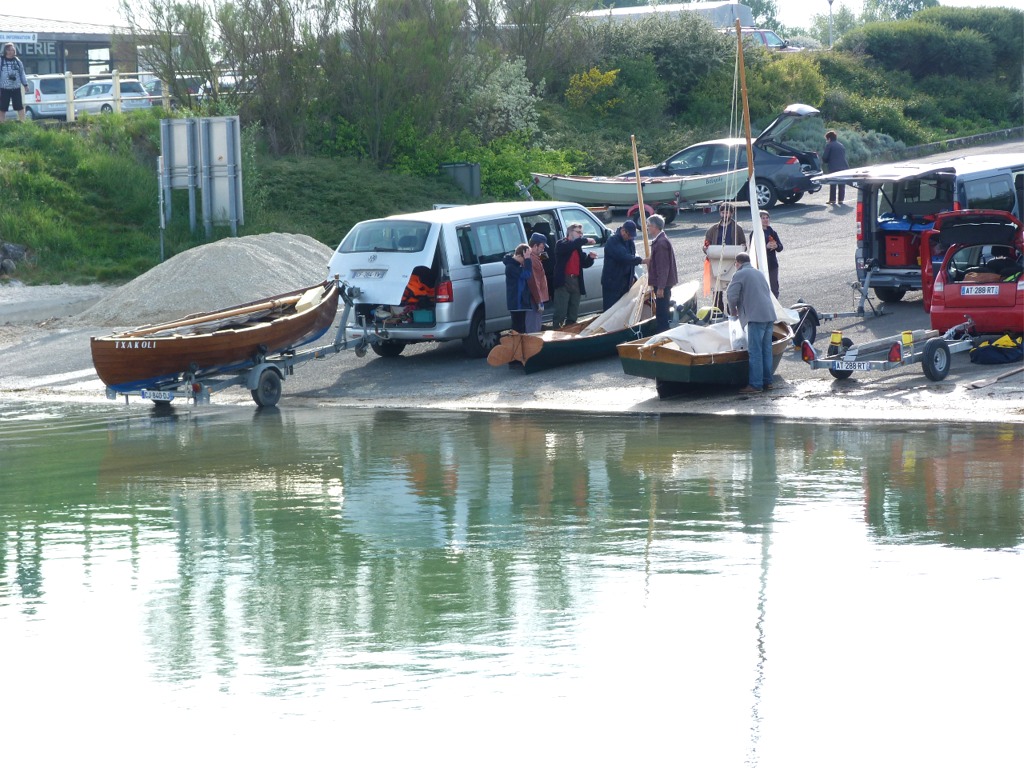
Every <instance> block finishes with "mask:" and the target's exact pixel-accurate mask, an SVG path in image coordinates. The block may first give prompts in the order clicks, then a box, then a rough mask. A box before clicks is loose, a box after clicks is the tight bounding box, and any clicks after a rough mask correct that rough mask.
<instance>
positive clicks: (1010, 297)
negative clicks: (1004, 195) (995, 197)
mask: <svg viewBox="0 0 1024 768" xmlns="http://www.w3.org/2000/svg"><path fill="white" fill-rule="evenodd" d="M928 234H929V235H930V236H931V238H932V240H933V241H934V238H936V237H938V238H939V240H940V241H941V243H942V246H941V249H945V250H944V252H943V255H942V256H941V261H938V258H936V261H938V265H939V266H938V268H937V269H935V264H936V261H928V263H927V264H925V263H922V265H921V266H922V273H923V274H922V277H923V280H922V282H923V284H924V286H928V287H930V289H931V290H930V291H927V293H926V296H927V294H928V293H930V300H929V299H928V298H926V299H925V301H926V304H925V306H928V307H929V315H930V317H931V326H932V328H935V329H936V330H939V331H947V330H949V329H950V328H952V327H953V326H954V325H958V324H959V323H962V322H964V318H965V317H967V316H970V318H971V319H972V320H973V321H974V328H975V331H976V332H978V333H1017V334H1020V333H1024V280H1022V279H1021V278H1022V276H1024V224H1021V221H1020V219H1018V218H1017V217H1016V216H1014V215H1013V214H1011V213H1007V212H1006V211H992V210H989V211H958V212H955V213H949V214H941V215H940V216H938V217H937V219H936V222H935V227H934V229H933V231H932V232H929V233H928ZM941 249H937V250H941Z"/></svg>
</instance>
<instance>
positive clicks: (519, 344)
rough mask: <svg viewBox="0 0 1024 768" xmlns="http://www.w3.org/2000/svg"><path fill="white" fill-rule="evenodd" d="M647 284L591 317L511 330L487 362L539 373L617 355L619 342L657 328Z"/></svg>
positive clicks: (645, 335) (641, 283)
mask: <svg viewBox="0 0 1024 768" xmlns="http://www.w3.org/2000/svg"><path fill="white" fill-rule="evenodd" d="M646 285H647V284H646V281H643V280H640V281H637V282H635V283H633V286H632V287H631V288H630V289H629V291H627V292H626V294H625V295H624V296H623V297H622V298H621V299H619V300H618V301H617V302H616V303H615V304H614V305H612V306H611V307H610V308H609V309H608V310H607V311H605V312H604V313H602V314H600V315H598V316H597V317H594V318H592V319H590V320H584V321H582V322H579V323H573V324H571V325H566V326H564V327H562V328H561V329H559V330H548V331H542V332H541V333H515V332H512V333H509V334H507V335H505V336H503V337H502V338H501V341H500V343H499V344H498V346H496V347H495V348H494V349H492V350H491V352H490V354H489V355H488V356H487V362H488V363H490V364H491V365H494V366H501V365H506V364H508V363H511V362H519V363H522V366H523V367H522V370H523V372H524V373H535V372H536V371H543V370H547V369H548V368H554V367H555V366H559V365H568V364H570V363H580V362H584V361H587V360H596V359H598V358H601V357H608V356H610V355H614V354H615V348H616V347H617V346H618V345H619V344H621V343H623V342H625V341H635V340H637V339H643V338H646V337H647V336H650V335H651V334H652V333H653V332H654V325H655V320H654V307H653V306H652V302H651V300H650V295H649V292H648V291H647V290H646ZM694 290H696V284H694Z"/></svg>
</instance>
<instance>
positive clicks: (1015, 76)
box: [914, 3, 1024, 87]
mask: <svg viewBox="0 0 1024 768" xmlns="http://www.w3.org/2000/svg"><path fill="white" fill-rule="evenodd" d="M1007 5H1009V3H1007ZM914 20H915V21H919V22H921V23H924V24H934V25H936V26H939V27H943V28H945V29H948V30H951V31H954V32H955V31H961V30H973V31H974V32H978V33H980V34H982V35H984V36H985V39H986V41H987V43H988V46H989V48H990V50H991V52H992V58H993V60H994V62H995V71H996V72H997V73H998V74H999V75H1000V77H1003V78H1005V79H1007V81H1008V82H1009V83H1014V84H1016V85H1017V87H1019V85H1020V81H1021V80H1020V78H1021V40H1024V12H1021V11H1019V10H1013V9H1010V8H950V7H945V6H939V7H936V8H927V9H925V10H923V11H921V12H919V13H917V14H915V15H914Z"/></svg>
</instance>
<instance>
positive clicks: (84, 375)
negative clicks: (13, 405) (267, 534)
mask: <svg viewBox="0 0 1024 768" xmlns="http://www.w3.org/2000/svg"><path fill="white" fill-rule="evenodd" d="M1011 148H1012V149H1014V150H1015V151H1019V150H1020V149H1022V147H1021V146H1020V145H1014V146H1013V147H1011ZM1007 149H1008V148H1007V147H1006V146H1003V147H992V148H989V150H987V151H1007ZM826 200H827V197H826V196H825V195H824V194H822V193H819V194H816V195H809V196H806V197H805V198H804V199H803V201H801V202H800V203H798V204H796V205H792V206H777V207H776V208H774V209H772V220H773V221H772V223H773V226H774V227H775V229H776V230H777V231H778V232H779V235H780V237H781V238H782V240H783V244H784V246H785V248H784V251H783V252H782V254H780V259H779V260H780V264H781V267H780V283H781V294H782V295H781V301H782V303H783V304H785V305H790V304H793V303H795V302H797V301H798V300H803V301H806V302H808V303H810V304H812V305H813V306H814V307H815V308H816V309H817V310H819V311H821V312H852V311H853V310H854V309H855V307H856V304H857V301H858V299H859V294H858V293H856V292H855V291H854V290H853V289H852V288H851V283H852V282H853V281H854V280H855V279H856V273H855V271H854V266H853V252H854V245H855V233H854V229H855V208H854V206H853V205H847V206H844V207H831V206H827V205H826V204H825V202H826ZM738 218H739V219H740V220H741V221H743V223H744V228H745V229H747V230H749V229H750V225H749V214H748V213H747V209H746V208H745V207H742V206H741V207H740V209H739V216H738ZM716 219H717V214H710V213H709V214H705V213H703V212H686V213H682V214H680V216H679V217H678V218H677V219H676V221H675V222H674V223H673V224H672V225H671V226H670V227H669V228H668V230H667V232H668V234H669V236H670V237H671V239H672V241H673V245H674V247H675V251H676V256H677V262H678V267H679V273H680V279H681V280H687V279H697V278H699V276H700V270H701V265H702V254H701V251H700V245H701V243H702V241H703V234H704V231H705V230H706V228H707V227H708V226H710V225H711V224H712V223H714V221H715V220H716ZM618 223H620V222H615V223H614V224H613V225H612V226H615V225H617V224H618ZM331 250H332V249H331V248H329V247H327V246H325V245H322V244H319V243H316V242H315V241H312V240H311V239H310V238H305V237H303V236H295V235H264V236H260V237H258V238H237V239H234V240H232V239H227V240H222V241H218V242H217V243H213V244H210V245H207V246H201V247H200V248H199V249H193V251H190V252H187V253H186V254H179V255H178V256H175V257H174V258H173V259H171V260H169V261H168V262H167V263H165V264H163V265H161V266H160V267H158V268H157V269H154V270H151V272H149V273H147V274H146V275H143V276H141V277H140V278H138V280H137V281H134V283H133V284H129V286H123V287H121V288H109V287H100V286H86V287H76V286H45V287H25V286H17V285H10V284H0V392H2V393H4V394H5V395H6V396H18V397H25V398H37V397H38V398H49V397H59V398H65V399H79V398H85V399H93V398H101V397H102V396H103V387H102V384H100V382H99V381H98V380H97V379H96V378H95V373H94V372H93V371H92V364H91V358H90V355H89V337H90V336H92V335H97V334H99V333H105V332H107V331H108V330H110V329H111V328H126V327H132V326H135V325H140V324H143V323H147V322H153V321H156V320H165V319H171V318H175V317H180V316H182V315H184V314H188V313H190V312H195V311H200V310H207V309H215V308H219V307H225V306H230V305H232V304H237V303H240V302H242V301H247V300H249V299H253V298H260V297H262V296H266V295H270V294H271V293H275V292H280V291H283V290H288V289H290V288H294V287H296V286H300V285H308V284H312V283H314V282H316V281H318V280H321V279H323V276H324V270H325V267H326V262H327V258H328V257H329V255H330V253H331ZM268 283H269V285H270V287H269V289H268ZM250 294H252V295H250ZM129 297H130V298H129ZM872 298H873V297H872ZM87 306H88V309H87V308H86V307H87ZM874 306H875V307H876V308H878V309H880V310H881V311H882V313H883V314H881V315H880V316H874V315H873V314H872V312H871V307H868V308H867V312H866V314H865V315H864V316H863V317H847V318H842V319H838V320H834V321H832V322H829V323H825V324H824V325H823V326H822V327H821V328H820V329H819V338H818V341H817V343H816V347H817V348H818V350H819V352H821V351H824V348H825V346H826V345H827V338H828V333H829V331H831V330H841V331H842V332H843V335H844V336H846V337H848V338H850V339H852V340H853V341H855V342H857V343H862V342H865V341H868V340H871V339H878V338H883V337H887V336H891V335H894V334H898V333H900V332H901V331H904V330H911V329H918V328H927V327H928V316H927V314H926V313H925V312H924V311H923V307H922V303H921V296H920V293H916V294H913V293H912V294H909V295H908V296H907V297H906V298H905V299H904V301H902V302H899V303H897V304H885V305H883V304H880V303H879V302H877V300H876V301H875V304H874ZM1015 367H1016V366H981V365H975V364H972V363H971V362H970V360H969V357H968V355H967V354H966V353H964V354H959V355H955V356H954V357H953V365H952V370H951V372H950V374H949V376H948V377H947V378H946V379H944V380H943V381H940V382H932V381H930V380H929V379H927V378H926V377H925V375H924V374H923V372H922V369H921V366H920V365H918V364H915V365H911V366H908V367H905V368H900V369H896V370H893V371H889V372H857V373H855V374H854V375H853V376H852V377H851V378H850V379H846V380H843V381H839V380H836V379H833V378H832V376H830V375H829V373H828V372H827V371H825V370H812V369H811V368H810V367H809V366H808V365H806V364H805V363H803V362H802V361H801V360H800V358H799V353H798V351H797V350H796V349H795V348H794V349H793V350H791V351H790V352H787V354H786V357H785V358H784V360H783V362H782V364H781V366H780V368H779V371H778V374H777V381H776V384H777V386H776V389H775V390H774V391H773V392H771V393H766V394H762V395H754V396H746V397H744V396H739V395H737V393H735V392H729V391H724V392H723V391H712V392H698V393H694V394H690V395H685V396H681V397H678V398H672V399H669V400H664V401H662V400H659V399H658V398H657V395H656V394H655V391H654V383H653V382H652V381H649V380H646V379H637V378H635V377H630V376H626V375H624V374H623V373H622V370H621V367H620V365H619V362H618V360H617V359H616V358H611V359H608V360H601V361H595V362H592V363H586V364H581V365H574V366H567V367H564V368H558V369H553V370H551V371H546V372H542V373H537V374H533V375H530V376H524V375H523V374H521V373H517V372H515V371H510V370H509V369H507V368H505V367H502V368H493V367H491V366H489V365H488V364H487V363H486V362H485V361H483V360H469V359H467V358H465V356H464V355H463V353H462V349H461V346H460V345H458V344H451V343H449V344H421V345H413V346H410V347H407V348H406V351H405V352H404V353H403V354H402V356H401V357H398V358H394V359H384V358H377V357H376V356H374V355H373V354H372V353H371V354H370V355H368V356H366V357H365V358H357V357H356V356H355V355H354V354H352V353H351V352H347V351H344V352H341V353H340V354H338V355H334V356H331V357H328V358H326V359H324V360H319V361H314V362H310V363H308V364H306V365H305V366H302V367H300V368H299V369H297V370H296V372H295V375H294V376H291V377H289V378H288V379H287V380H286V381H285V382H284V387H283V389H284V392H283V397H282V400H281V403H280V407H282V408H288V407H299V406H305V407H325V406H355V407H387V408H416V407H427V408H441V409H443V408H450V409H460V410H462V409H481V410H517V409H548V410H562V411H565V410H570V411H586V412H594V413H604V414H611V413H642V414H670V413H671V414H688V413H694V414H697V413H699V414H721V415H764V414H771V415H776V416H782V417H786V418H795V419H828V420H843V421H845V420H850V419H868V420H887V421H889V420H906V421H927V420H943V421H998V422H1015V423H1022V422H1024V373H1020V372H1017V373H1015V374H1013V375H1010V376H1008V377H1006V378H1004V379H1003V380H1001V381H998V382H995V383H991V384H988V385H986V386H983V387H980V388H972V387H971V386H970V385H971V383H972V382H975V381H978V380H983V379H989V378H991V377H994V376H996V375H998V374H1000V373H1004V372H1007V371H1010V370H1013V369H1014V368H1015ZM214 399H215V402H216V403H222V404H229V403H230V404H235V403H246V404H248V406H249V407H252V402H251V399H250V398H249V393H248V392H247V391H245V390H243V389H241V388H233V389H229V390H225V391H224V392H221V393H218V394H216V395H215V396H214ZM146 407H148V406H146Z"/></svg>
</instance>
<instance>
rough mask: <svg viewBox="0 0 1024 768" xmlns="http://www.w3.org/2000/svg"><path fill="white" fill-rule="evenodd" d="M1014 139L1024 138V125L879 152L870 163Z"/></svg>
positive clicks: (906, 158)
mask: <svg viewBox="0 0 1024 768" xmlns="http://www.w3.org/2000/svg"><path fill="white" fill-rule="evenodd" d="M1013 139H1024V126H1015V127H1014V128H1004V129H1002V130H999V131H992V132H991V133H978V134H975V135H973V136H960V137H958V138H953V139H943V140H942V141H933V142H932V143H930V144H918V145H917V146H913V147H904V148H903V149H896V150H892V151H889V152H882V153H879V155H878V156H876V157H873V158H872V160H871V163H870V164H872V165H875V164H878V163H891V162H896V161H899V160H913V159H916V158H918V157H927V156H928V155H934V154H936V153H937V152H947V151H949V150H954V149H957V148H958V147H964V148H968V147H982V146H985V145H987V144H999V143H1001V142H1004V141H1012V140H1013Z"/></svg>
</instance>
